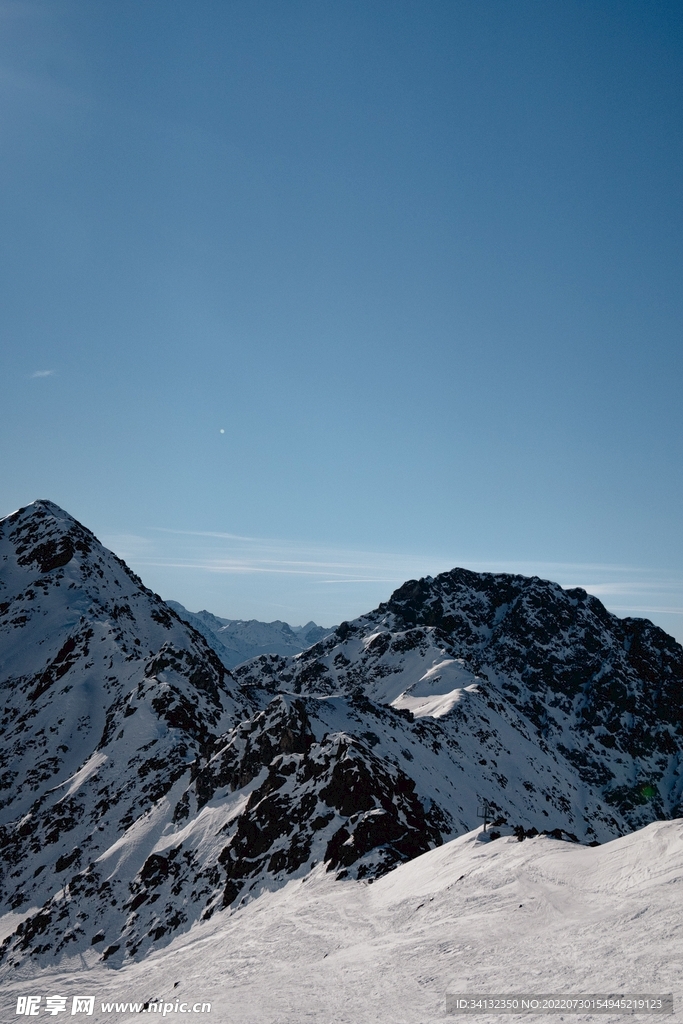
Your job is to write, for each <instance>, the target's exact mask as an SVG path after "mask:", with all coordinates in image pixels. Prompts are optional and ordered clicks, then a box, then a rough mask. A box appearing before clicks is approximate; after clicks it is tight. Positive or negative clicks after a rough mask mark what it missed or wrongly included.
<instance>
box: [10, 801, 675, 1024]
mask: <svg viewBox="0 0 683 1024" xmlns="http://www.w3.org/2000/svg"><path fill="white" fill-rule="evenodd" d="M480 836H481V830H477V831H475V832H472V833H469V834H467V835H465V836H462V837H460V838H458V839H456V840H453V841H452V842H450V843H447V844H446V845H444V846H442V847H439V848H437V849H435V850H432V851H430V852H429V853H426V854H424V855H423V856H421V857H418V858H416V859H415V860H413V861H410V862H409V863H407V864H405V865H402V866H401V867H398V868H396V869H395V870H394V871H392V872H390V873H389V874H388V875H386V876H385V877H383V878H381V879H379V880H378V881H376V882H375V883H374V884H372V885H368V884H362V883H360V884H359V883H358V882H339V881H335V880H334V879H332V878H331V876H329V875H326V873H325V871H324V868H323V867H320V868H318V869H316V870H315V871H314V872H313V873H312V874H311V875H310V876H309V877H308V878H307V879H300V880H296V881H292V882H290V883H289V884H288V885H286V886H285V887H284V888H282V889H280V890H278V891H276V892H268V893H264V894H263V895H261V896H260V897H258V898H256V899H254V900H253V901H252V902H250V903H249V904H247V905H246V906H245V907H243V908H242V909H240V910H238V911H236V912H234V913H232V914H230V916H229V917H228V916H227V915H226V914H220V915H217V916H216V918H215V919H213V920H212V921H210V922H208V923H203V924H199V925H195V926H194V927H193V928H192V929H191V931H190V932H189V933H187V934H185V935H184V936H180V937H179V938H177V939H176V940H175V941H174V942H173V943H171V945H170V946H168V947H167V948H166V949H164V950H161V951H158V952H155V953H152V954H151V955H150V956H149V957H148V958H147V959H146V960H145V961H144V962H143V963H138V964H133V965H130V966H127V967H124V968H122V969H120V970H111V969H107V968H106V967H103V966H102V965H101V964H99V963H96V954H93V956H92V961H91V962H89V957H88V954H86V955H85V956H82V957H78V958H72V959H71V960H68V959H66V960H64V961H62V964H61V965H60V969H59V970H55V969H44V970H42V971H41V970H36V969H35V968H33V969H31V968H29V967H27V968H22V969H20V970H18V971H17V972H16V974H15V975H14V976H13V977H12V979H11V981H8V982H7V983H6V984H5V986H4V995H3V1000H2V1001H3V1003H4V1004H5V1007H6V1010H5V1012H9V1014H10V1015H8V1017H7V1018H6V1019H7V1020H8V1021H9V1020H10V1019H16V1018H14V1017H13V1016H12V1014H13V1011H14V1007H15V1005H16V996H17V995H21V994H26V993H30V992H35V993H36V994H37V993H38V992H41V993H43V994H44V995H48V994H54V993H59V994H61V995H65V996H67V997H68V998H69V1001H70V999H71V996H72V995H74V994H92V995H95V997H96V1012H95V1014H94V1017H93V1018H92V1019H94V1020H98V1021H103V1022H104V1021H112V1022H113V1021H118V1022H121V1021H127V1020H133V1019H137V1020H139V1019H140V1017H139V1015H138V1014H130V1013H127V1014H124V1013H118V1014H117V1013H110V1014H103V1013H102V1012H101V1010H100V1007H99V1004H100V1003H101V1002H102V1001H109V1000H119V1001H128V1000H136V999H139V1000H146V999H152V1000H154V999H159V1000H163V1001H169V1002H173V1003H174V1004H175V1000H176V999H180V1000H186V1001H188V1002H189V1003H193V1002H195V1001H209V1002H211V1004H212V1009H211V1014H210V1015H209V1014H205V1015H203V1017H202V1018H201V1019H204V1020H210V1021H213V1022H214V1024H215V1022H219V1024H303V1022H308V1021H310V1022H315V1024H323V1022H326V1024H394V1022H395V1024H430V1022H436V1021H440V1022H441V1021H443V1020H444V1019H451V1020H454V1021H455V1020H458V1019H462V1018H459V1017H455V1016H453V1017H446V1016H445V996H446V993H447V992H452V993H463V994H481V995H486V994H522V993H529V994H532V993H536V994H543V993H546V994H547V993H564V994H567V995H569V994H572V995H577V996H580V995H589V994H597V993H610V992H611V993H618V992H624V993H630V994H637V993H646V992H647V993H657V994H663V993H666V992H671V991H673V993H674V1007H675V1009H674V1014H673V1015H672V1016H667V1017H666V1018H664V1019H666V1020H667V1021H683V1012H682V1005H683V1004H682V1001H681V995H682V993H683V927H682V925H681V895H682V893H683V821H681V820H677V821H673V822H657V823H655V824H653V825H650V826H648V827H647V828H645V829H642V830H641V831H639V832H637V833H634V834H631V835H628V836H625V837H623V838H621V839H617V840H614V841H613V842H611V843H608V844H605V845H604V846H601V847H596V848H589V847H582V846H576V845H574V844H571V843H564V842H560V841H556V840H552V839H548V838H545V837H538V838H536V839H528V840H526V841H525V842H523V843H519V842H517V840H516V839H514V838H501V839H499V840H497V841H495V842H481V841H480ZM176 983H177V985H176ZM69 1005H70V1002H69ZM160 1018H161V1014H159V1015H155V1016H154V1017H151V1018H149V1019H160ZM143 1019H147V1018H146V1017H145V1018H143ZM167 1019H171V1020H179V1019H188V1018H187V1017H186V1016H184V1017H183V1016H181V1017H179V1016H178V1014H176V1013H169V1014H168V1015H167ZM190 1019H197V1018H196V1017H194V1016H192V1017H191V1018H190ZM467 1019H476V1021H478V1022H493V1021H498V1022H500V1021H503V1020H506V1019H510V1020H518V1019H520V1018H519V1017H516V1016H515V1017H508V1016H507V1015H506V1016H500V1015H494V1014H481V1015H477V1016H476V1018H472V1017H468V1018H467ZM531 1019H532V1020H533V1021H536V1022H538V1024H541V1022H542V1021H545V1020H555V1021H558V1020H569V1021H575V1022H577V1024H578V1022H579V1021H587V1020H600V1021H604V1022H605V1024H607V1022H608V1021H609V1022H613V1024H617V1022H620V1021H624V1020H627V1019H629V1020H631V1019H634V1018H632V1017H630V1016H629V1015H627V1014H622V1013H616V1014H609V1015H599V1014H565V1015H560V1014H553V1015H544V1014H536V1015H533V1017H532V1018H531ZM635 1019H643V1018H642V1017H639V1016H638V1017H636V1018H635ZM648 1019H651V1020H657V1019H658V1017H652V1016H650V1017H649V1018H648Z"/></svg>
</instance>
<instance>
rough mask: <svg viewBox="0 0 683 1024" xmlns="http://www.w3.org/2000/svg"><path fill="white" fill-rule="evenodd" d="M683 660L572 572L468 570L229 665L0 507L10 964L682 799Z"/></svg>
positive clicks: (168, 613) (661, 812)
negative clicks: (481, 820) (485, 811)
mask: <svg viewBox="0 0 683 1024" xmlns="http://www.w3.org/2000/svg"><path fill="white" fill-rule="evenodd" d="M682 680H683V649H682V648H681V647H680V645H678V644H676V642H675V641H674V640H672V639H671V638H670V637H667V636H666V634H664V633H663V632H662V631H661V630H658V629H657V627H655V626H653V625H652V624H651V623H648V622H646V621H645V620H633V619H630V620H629V619H617V618H616V617H615V616H613V615H610V614H609V613H608V612H607V611H606V610H605V609H604V608H603V606H602V605H601V604H600V602H599V601H597V599H595V598H591V597H590V596H589V595H587V594H585V592H583V591H580V590H574V591H563V590H562V589H561V588H560V587H558V586H557V585H556V584H552V583H547V582H545V581H541V580H537V579H526V578H524V577H515V576H507V575H502V574H501V575H495V574H475V573H468V572H466V571H465V570H461V569H456V570H453V571H452V572H451V573H444V574H442V575H441V576H439V577H437V578H436V579H435V580H432V579H430V578H426V579H424V580H420V581H411V582H409V583H406V584H405V585H404V586H403V587H401V588H399V590H397V591H396V592H395V593H394V594H393V595H392V597H391V598H390V600H389V601H388V602H387V603H386V604H383V605H380V607H379V608H378V609H376V610H375V611H373V612H371V613H369V614H368V615H366V616H361V617H360V618H359V619H357V620H355V621H354V622H351V623H342V624H341V625H340V626H339V627H337V629H336V631H335V632H334V633H333V634H331V635H328V636H325V637H323V638H322V639H320V640H319V641H318V642H317V643H316V644H314V645H313V646H312V647H310V648H309V649H308V650H306V651H304V652H302V653H299V654H296V655H288V656H283V655H281V654H277V653H273V654H268V655H265V654H264V655H261V656H259V657H258V658H256V659H254V660H252V661H250V662H247V663H246V664H242V665H240V666H238V667H237V668H236V669H235V670H234V671H233V672H230V671H228V670H227V669H226V667H225V665H224V664H223V663H222V662H221V660H220V658H219V657H217V655H216V652H215V650H214V649H212V647H211V646H210V645H209V644H208V643H207V641H206V639H205V637H204V636H203V635H202V633H201V632H199V631H197V630H195V629H194V628H193V626H192V625H191V624H190V623H189V622H187V621H182V619H181V618H180V617H179V616H178V615H177V613H176V612H175V611H174V610H173V608H170V607H169V606H168V605H166V604H164V602H163V601H161V599H160V598H159V597H158V596H157V595H155V594H153V593H151V591H149V590H147V589H146V588H145V587H144V585H143V584H142V582H141V581H140V580H139V579H138V577H136V576H135V574H134V573H132V572H131V571H130V570H129V569H128V567H127V566H125V565H124V563H123V562H121V561H120V559H118V558H117V557H116V556H115V555H113V554H112V553H111V552H108V551H106V549H104V548H103V547H102V546H101V545H100V544H99V542H98V541H97V540H96V538H95V537H94V536H93V535H92V534H91V533H90V531H88V530H86V529H85V527H83V526H81V525H80V524H78V523H77V522H76V521H75V520H73V519H72V518H71V517H70V516H69V515H68V514H67V513H65V512H63V510H61V509H59V508H58V507H57V506H56V505H54V504H52V503H50V502H46V501H40V502H35V503H34V504H33V505H31V506H28V507H27V508H25V509H20V510H19V511H18V512H16V513H14V514H13V515H12V516H9V517H7V518H6V519H4V520H2V521H0V691H1V697H2V701H1V704H2V718H1V719H0V742H1V744H2V745H1V747H0V778H2V787H3V791H2V798H1V799H2V803H1V805H0V891H1V892H0V894H1V898H2V904H3V907H4V910H5V911H10V912H13V913H14V914H16V915H18V916H19V918H20V919H18V923H17V927H16V928H15V930H14V931H13V933H12V934H11V935H9V936H8V938H7V939H6V941H5V943H4V944H3V946H2V947H0V955H1V956H2V960H3V962H4V965H5V967H4V969H7V968H8V967H10V966H11V965H13V964H18V963H21V962H22V961H24V960H25V959H26V958H30V959H32V960H35V961H37V962H39V963H42V962H44V961H46V960H47V961H50V962H54V959H55V957H56V958H57V959H59V957H60V956H65V955H67V954H73V953H76V952H79V953H81V954H82V955H86V954H87V956H88V957H90V958H92V957H97V958H100V959H102V960H103V961H105V962H106V963H108V964H110V965H111V966H117V965H119V964H122V963H124V962H126V961H127V960H130V959H139V958H140V957H142V956H144V955H145V954H146V953H147V952H148V951H149V950H150V949H152V948H153V947H155V946H158V945H160V944H164V943H166V942H168V941H169V940H170V938H172V937H173V935H174V934H177V933H178V931H180V930H185V929H187V928H189V927H190V925H191V924H192V923H193V922H194V921H196V920H198V919H202V918H204V919H206V918H208V917H211V916H212V915H213V914H215V913H216V912H221V911H223V912H228V913H233V912H235V910H236V909H238V908H239V907H240V906H241V905H243V904H244V902H245V901H247V900H249V899H252V898H254V897H255V896H257V895H258V894H259V892H261V891H262V890H263V889H264V888H266V889H267V888H277V887H278V886H280V885H282V884H283V883H284V882H285V881H287V880H288V879H290V878H293V877H305V876H306V875H307V874H308V873H309V872H310V871H311V870H312V868H313V867H314V866H315V865H316V864H320V863H323V864H325V865H326V867H327V869H328V870H329V871H332V872H334V873H335V874H337V876H338V877H340V878H360V879H366V880H370V881H371V880H372V879H373V878H376V877H378V876H379V875H382V874H384V873H386V872H387V871H388V870H390V869H391V868H392V867H393V866H394V865H396V864H398V863H401V862H402V861H406V860H409V859H411V858H413V857H415V856H416V855H419V854H420V853H423V852H426V851H427V850H428V849H430V848H432V847H434V846H436V845H439V844H440V843H441V842H443V841H444V840H446V839H449V838H452V837H454V836H456V835H460V834H462V833H464V832H467V831H469V830H470V829H471V828H473V827H474V826H475V825H476V823H477V810H478V805H479V804H480V803H481V801H482V800H484V799H486V800H487V801H488V802H489V803H490V805H491V807H492V810H493V816H494V817H495V818H496V820H497V823H498V824H497V828H498V829H499V830H506V829H507V830H508V832H511V831H512V830H513V829H515V828H516V829H517V832H518V834H519V835H520V836H521V837H523V836H524V835H525V834H527V833H530V832H532V831H533V830H536V831H541V830H545V831H546V832H549V833H555V834H557V835H564V836H567V835H571V836H573V837H574V838H576V839H577V840H581V841H583V842H591V841H593V842H599V841H604V840H606V839H609V838H611V837H614V836H616V835H619V834H623V833H626V832H628V831H630V830H632V829H634V828H637V827H639V826H640V825H642V824H646V823H647V822H649V821H652V820H655V819H657V818H668V817H673V816H676V815H680V814H681V789H682V778H681V752H682V751H683V708H682V703H683V686H682Z"/></svg>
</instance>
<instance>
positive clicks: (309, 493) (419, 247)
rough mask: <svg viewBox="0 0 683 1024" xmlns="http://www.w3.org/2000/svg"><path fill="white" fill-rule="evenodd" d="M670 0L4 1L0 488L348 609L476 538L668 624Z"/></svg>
mask: <svg viewBox="0 0 683 1024" xmlns="http://www.w3.org/2000/svg"><path fill="white" fill-rule="evenodd" d="M682 44H683V6H682V5H681V4H680V3H679V2H670V3H669V2H661V0H650V2H645V0H639V2H631V0H616V2H607V0H602V2H600V0H592V2H581V0H563V2H562V3H547V2H546V0H538V2H528V0H515V2H506V0H477V2H471V0H468V2H458V0H446V2H434V0H422V2H420V3H416V2H414V0H411V2H404V0H391V2H383V0H372V2H370V3H368V2H366V0H362V2H360V0H359V2H348V0H334V2H327V0H311V2H301V0H291V2H288V3H282V2H281V0H273V2H264V0H248V2H246V0H244V2H238V3H233V2H230V0H192V2H189V0H182V2H179V0H164V2H163V3H158V2H155V0H116V3H111V2H109V0H78V2H67V0H45V2H33V0H0V131H1V133H2V136H1V137H2V146H1V147H0V301H1V306H0V329H1V332H2V334H1V341H0V437H1V442H0V513H2V514H5V513H8V512H10V511H12V510H13V509H14V508H16V507H18V506H20V505H24V504H26V503H27V502H29V501H31V500H33V499H34V498H36V497H48V498H51V499H52V500H54V501H56V502H58V503H59V504H60V505H62V506H63V507H65V508H66V509H67V510H68V511H70V512H71V513H72V514H73V515H75V516H76V517H77V518H79V519H80V520H81V521H83V522H84V523H85V524H86V525H88V526H89V527H90V528H91V529H93V530H94V531H95V532H96V533H97V534H98V535H99V536H100V537H101V539H103V540H104V541H105V542H106V543H108V544H109V545H110V546H112V547H114V549H115V550H116V551H117V552H118V553H120V554H121V555H123V556H124V557H126V558H127V559H128V560H129V562H130V563H131V565H132V566H133V567H134V568H135V569H136V570H137V571H138V572H140V574H141V575H142V576H143V578H144V580H145V581H146V582H147V583H148V584H149V585H150V586H152V587H154V589H156V590H158V591H159V592H160V593H161V594H162V595H163V596H164V597H173V598H175V599H177V600H180V601H182V602H183V603H184V604H186V605H187V606H188V607H190V608H192V609H193V610H196V609H197V608H199V607H208V608H209V609H210V610H212V611H214V612H216V613H217V614H220V615H225V616H230V617H252V616H254V617H258V618H265V619H272V618H284V619H287V620H288V621H290V622H295V623H298V622H303V621H306V620H307V619H311V618H312V619H315V620H316V621H318V622H322V623H323V624H331V623H333V622H337V621H340V620H341V619H343V618H349V617H352V616H354V615H356V614H359V613H360V612H362V611H365V610H368V609H369V608H371V607H372V606H374V605H375V604H376V603H377V602H378V601H379V600H381V599H383V598H385V597H387V596H388V594H389V593H390V591H391V590H392V589H393V587H394V586H395V585H397V584H398V583H400V582H401V581H402V580H403V579H405V578H407V577H410V576H418V575H422V574H425V573H432V574H433V573H434V572H435V571H439V570H440V569H445V568H449V567H452V566H453V565H456V564H464V565H469V566H471V567H474V568H486V569H490V570H494V569H500V570H511V569H514V570H515V571H522V572H530V573H538V574H539V575H544V576H547V577H549V578H554V579H558V580H559V581H560V582H562V583H567V584H578V585H585V586H586V587H587V588H588V589H593V591H594V592H595V593H598V594H599V595H600V597H601V598H602V599H603V600H604V601H605V603H606V604H607V606H608V607H611V608H613V609H614V610H615V611H617V613H618V614H624V615H625V614H643V615H647V616H648V617H651V618H653V619H654V620H655V621H657V622H659V623H660V624H661V625H663V626H664V627H665V628H666V629H667V630H668V631H669V632H672V633H674V635H676V636H677V637H679V638H683V531H682V530H681V522H682V518H683V476H682V468H683V425H682V418H683V401H682V399H683V394H682V392H683V345H682V336H681V328H682V324H683V317H682V312H683V310H682V305H683V303H682V280H683V279H682V275H681V271H682V265H681V264H682V260H681V254H682V247H683V217H682V209H683V180H682V179H683V152H682V150H683V145H682V143H683V117H682V110H683V103H682V100H683V59H682V58H683V52H682V51H683V45H682Z"/></svg>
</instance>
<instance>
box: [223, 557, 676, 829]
mask: <svg viewBox="0 0 683 1024" xmlns="http://www.w3.org/2000/svg"><path fill="white" fill-rule="evenodd" d="M237 678H238V679H239V680H240V682H241V683H242V684H243V685H248V684H251V685H260V686H263V687H268V688H270V689H271V691H272V692H275V691H276V690H277V689H278V688H280V689H289V690H293V691H295V692H297V693H309V694H314V693H315V694H332V693H336V692H347V693H348V692H350V691H351V690H352V689H353V688H354V687H356V686H359V685H361V686H363V688H364V689H365V691H366V692H367V693H368V694H369V696H371V697H373V698H374V699H377V700H380V701H384V702H386V703H391V704H393V706H395V707H404V708H408V709H409V710H411V711H412V712H413V713H414V714H416V715H421V716H424V715H429V716H433V717H437V718H439V719H442V721H443V728H444V731H445V732H450V731H452V728H453V724H454V722H455V721H456V720H457V709H462V707H463V704H462V701H463V700H464V699H465V698H466V697H467V694H468V691H469V692H472V691H474V690H477V691H479V693H481V694H482V695H483V696H484V697H485V699H486V700H487V701H488V702H489V704H490V705H491V707H492V708H493V709H494V710H495V711H496V712H497V713H500V714H503V716H504V717H505V718H506V719H508V720H509V721H514V718H515V715H517V716H518V717H519V718H520V719H521V721H523V723H524V728H525V730H526V731H527V733H528V734H529V736H532V737H533V740H534V745H535V747H536V751H537V752H542V753H549V754H550V755H551V756H552V757H553V758H554V760H555V761H556V762H557V763H558V764H561V765H562V768H561V771H562V773H563V774H564V775H565V776H566V777H567V778H568V779H573V780H574V783H575V785H574V789H575V791H576V797H577V804H576V809H577V810H578V809H579V807H580V806H581V802H582V801H584V796H583V791H584V790H585V796H586V800H585V801H584V802H583V807H584V808H585V812H584V813H586V814H587V816H588V819H591V818H596V816H597V818H600V819H602V820H604V821H607V822H609V819H610V818H611V824H612V827H613V828H614V829H616V830H617V831H618V830H620V829H625V830H629V829H632V828H638V827H641V826H643V825H645V824H647V823H648V822H649V821H651V820H653V819H656V818H666V817H675V816H677V815H680V814H681V813H683V812H682V810H681V797H682V790H683V776H682V774H681V762H682V758H681V754H682V752H683V648H681V646H680V644H678V643H676V641H675V640H673V638H672V637H669V636H667V634H665V633H664V632H663V631H662V630H661V629H659V628H658V627H656V626H654V625H653V624H652V623H650V622H648V621H647V620H643V619H618V618H617V617H616V616H615V615H612V614H610V613H609V612H608V611H607V610H606V609H605V608H604V606H603V605H602V604H601V603H600V601H598V600H597V598H594V597H591V596H590V595H588V594H586V592H585V591H583V590H580V589H574V590H569V591H565V590H562V588H561V587H559V586H558V585H557V584H554V583H549V582H546V581H544V580H539V579H536V578H532V579H528V578H526V577H522V576H510V575H507V574H492V573H482V574H479V573H472V572H468V571H467V570H464V569H454V570H453V571H452V572H449V573H443V574H442V575H440V576H438V577H437V578H436V579H431V578H426V579H423V580H419V581H415V580H413V581H410V582H408V583H406V584H404V586H402V587H401V588H399V590H397V591H396V592H395V593H394V594H393V595H392V597H391V599H390V600H389V601H388V602H387V603H386V604H382V605H380V606H379V608H378V609H377V610H376V611H374V612H371V613H369V614H368V615H365V616H361V617H360V618H359V619H357V620H355V621H354V622H350V623H349V622H345V623H342V624H341V625H340V626H339V627H338V628H337V630H336V632H335V634H333V635H332V636H330V637H327V638H326V639H324V640H323V641H321V642H320V643H319V644H317V645H316V646H314V647H313V648H311V649H310V650H308V651H305V652H304V653H303V654H301V655H299V656H298V657H296V658H287V659H283V658H280V659H278V658H273V657H270V658H261V659H259V660H258V661H255V662H252V663H250V664H248V665H245V666H242V667H241V668H240V669H239V670H238V672H237ZM500 728H501V727H500V725H498V726H497V727H496V728H494V729H493V730H491V735H494V736H495V735H500ZM482 743H483V744H484V747H485V746H486V741H485V740H483V739H482ZM518 753H521V751H518ZM477 760H479V759H477ZM518 760H520V759H519V758H518ZM537 776H538V772H532V774H531V775H530V777H529V779H528V780H526V781H527V786H534V788H536V787H537ZM566 788H567V792H566V793H565V794H564V797H565V800H564V805H565V810H567V811H568V810H569V808H568V804H567V799H566V798H567V797H571V794H570V792H569V791H570V790H571V788H572V787H571V784H570V785H569V786H568V787H566ZM487 789H488V790H490V785H486V786H485V787H484V789H483V790H482V792H486V790H487ZM492 799H495V796H494V797H492ZM550 802H553V801H552V799H551V801H550ZM555 802H557V801H555ZM570 802H571V800H570ZM605 805H606V808H605ZM559 806H560V807H561V806H562V804H561V803H560V804H559ZM573 817H574V818H575V817H576V815H573ZM580 831H582V830H581V828H580ZM583 831H584V832H585V834H586V835H589V834H590V832H589V831H588V830H587V829H585V828H584V829H583Z"/></svg>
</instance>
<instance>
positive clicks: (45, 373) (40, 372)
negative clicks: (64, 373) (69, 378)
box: [31, 370, 57, 378]
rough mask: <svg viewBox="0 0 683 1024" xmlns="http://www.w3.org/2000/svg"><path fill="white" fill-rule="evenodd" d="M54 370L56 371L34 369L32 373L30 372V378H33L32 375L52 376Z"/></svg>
mask: <svg viewBox="0 0 683 1024" xmlns="http://www.w3.org/2000/svg"><path fill="white" fill-rule="evenodd" d="M56 372H57V371H56V370H36V371H35V372H34V373H32V374H31V378H33V377H54V375H55V373H56Z"/></svg>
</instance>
